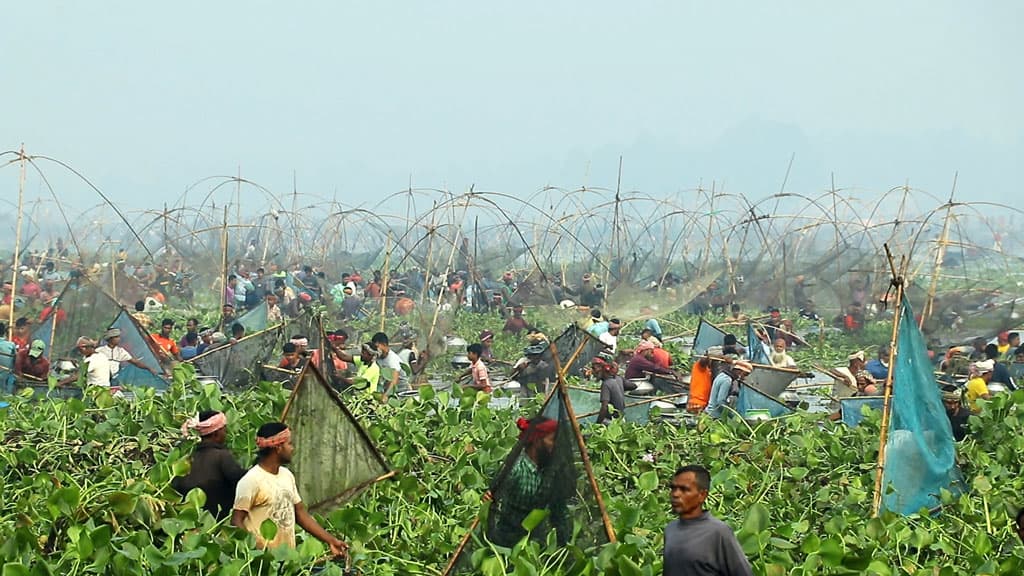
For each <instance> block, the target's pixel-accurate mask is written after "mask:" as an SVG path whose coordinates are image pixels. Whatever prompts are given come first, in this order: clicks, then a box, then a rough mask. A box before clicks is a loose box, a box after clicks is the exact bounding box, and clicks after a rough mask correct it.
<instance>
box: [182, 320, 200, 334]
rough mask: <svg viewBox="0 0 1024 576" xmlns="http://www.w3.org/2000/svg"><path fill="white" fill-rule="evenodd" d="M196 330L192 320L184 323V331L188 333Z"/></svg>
mask: <svg viewBox="0 0 1024 576" xmlns="http://www.w3.org/2000/svg"><path fill="white" fill-rule="evenodd" d="M196 328H198V326H196V323H195V321H194V320H189V321H188V322H186V323H185V329H186V330H188V331H189V332H195V331H196Z"/></svg>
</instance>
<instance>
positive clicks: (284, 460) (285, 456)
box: [277, 440, 295, 464]
mask: <svg viewBox="0 0 1024 576" xmlns="http://www.w3.org/2000/svg"><path fill="white" fill-rule="evenodd" d="M294 453H295V446H294V445H293V444H292V441H291V440H289V441H288V442H287V443H286V444H282V445H280V446H278V447H277V457H278V458H279V459H280V460H281V464H288V463H289V462H291V461H292V455H293V454H294Z"/></svg>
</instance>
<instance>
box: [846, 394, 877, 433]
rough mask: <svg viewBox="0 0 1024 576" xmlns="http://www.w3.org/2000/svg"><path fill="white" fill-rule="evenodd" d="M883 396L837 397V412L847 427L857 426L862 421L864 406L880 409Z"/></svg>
mask: <svg viewBox="0 0 1024 576" xmlns="http://www.w3.org/2000/svg"><path fill="white" fill-rule="evenodd" d="M884 406H885V398H884V397H882V396H851V397H849V398H840V399H839V412H840V414H841V415H842V422H843V424H846V425H847V426H849V427H851V428H852V427H854V426H859V425H860V423H861V422H863V421H864V408H865V407H867V408H870V409H872V410H877V411H878V412H881V411H882V408H883V407H884Z"/></svg>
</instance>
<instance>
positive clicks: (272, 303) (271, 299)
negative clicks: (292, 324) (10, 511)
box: [267, 294, 277, 307]
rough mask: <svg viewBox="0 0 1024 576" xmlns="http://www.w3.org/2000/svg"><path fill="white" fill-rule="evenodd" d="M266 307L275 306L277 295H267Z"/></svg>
mask: <svg viewBox="0 0 1024 576" xmlns="http://www.w3.org/2000/svg"><path fill="white" fill-rule="evenodd" d="M267 306H270V307H274V306H277V294H267Z"/></svg>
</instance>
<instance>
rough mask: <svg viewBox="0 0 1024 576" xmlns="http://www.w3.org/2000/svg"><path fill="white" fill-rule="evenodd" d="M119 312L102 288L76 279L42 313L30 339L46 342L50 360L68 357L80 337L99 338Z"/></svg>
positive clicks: (87, 281)
mask: <svg viewBox="0 0 1024 576" xmlns="http://www.w3.org/2000/svg"><path fill="white" fill-rule="evenodd" d="M120 311H121V307H120V306H119V305H118V303H117V302H116V301H114V299H113V298H111V297H110V296H109V295H108V294H107V293H106V292H104V291H103V289H102V288H100V287H99V286H97V285H96V284H94V283H92V282H90V281H89V280H88V279H86V278H79V279H77V280H73V281H70V282H68V284H67V285H66V286H65V287H64V290H63V291H61V293H60V296H58V297H57V302H56V304H54V305H53V306H51V307H47V308H46V309H44V310H43V314H42V315H41V316H40V322H39V326H38V327H36V329H35V331H34V332H33V333H32V339H33V340H36V339H38V340H42V341H43V342H45V343H46V350H47V354H49V358H50V359H51V360H56V359H59V358H69V357H71V355H72V352H74V350H75V342H76V341H77V340H78V338H79V337H80V336H88V337H89V338H93V339H96V338H97V337H99V336H101V335H102V334H103V331H104V330H105V329H106V327H107V326H109V325H110V323H111V322H113V320H114V319H115V318H116V317H117V315H118V313H120Z"/></svg>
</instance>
